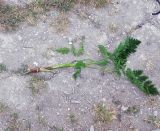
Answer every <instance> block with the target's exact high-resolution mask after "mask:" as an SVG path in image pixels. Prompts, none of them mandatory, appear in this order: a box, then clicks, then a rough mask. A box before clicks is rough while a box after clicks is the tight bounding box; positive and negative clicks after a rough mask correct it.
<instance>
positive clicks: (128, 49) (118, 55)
mask: <svg viewBox="0 0 160 131" xmlns="http://www.w3.org/2000/svg"><path fill="white" fill-rule="evenodd" d="M140 43H141V42H140V41H139V40H136V39H134V38H131V37H128V38H126V39H125V40H124V41H123V42H121V43H120V44H119V46H118V47H117V48H116V49H115V50H114V52H113V53H112V52H109V51H108V49H107V48H106V47H104V46H103V45H99V46H98V48H99V51H100V52H101V54H102V57H103V58H102V59H101V60H92V59H84V60H76V61H73V62H69V63H65V64H58V65H53V66H48V67H40V68H33V69H29V72H27V73H38V72H52V71H54V70H55V69H60V68H71V67H72V68H74V69H75V73H74V74H73V78H74V79H77V78H78V77H79V76H80V74H81V71H82V70H83V69H85V68H91V67H93V66H94V67H95V66H96V67H97V66H98V67H99V68H101V69H102V68H104V67H106V66H107V65H108V64H112V63H113V64H114V65H113V66H114V70H115V72H116V73H117V74H118V75H119V76H121V75H122V74H123V75H124V76H125V77H126V78H127V79H128V80H129V81H130V82H131V83H132V84H134V85H136V86H137V87H138V88H139V89H140V90H141V91H143V92H144V93H145V94H147V95H159V91H158V89H157V88H156V86H155V85H154V84H153V83H152V81H151V80H149V78H148V76H146V75H145V74H144V73H143V71H142V70H134V69H130V68H129V67H127V65H126V63H127V59H128V57H129V56H130V55H131V54H132V53H135V52H136V49H137V47H138V46H139V45H140Z"/></svg>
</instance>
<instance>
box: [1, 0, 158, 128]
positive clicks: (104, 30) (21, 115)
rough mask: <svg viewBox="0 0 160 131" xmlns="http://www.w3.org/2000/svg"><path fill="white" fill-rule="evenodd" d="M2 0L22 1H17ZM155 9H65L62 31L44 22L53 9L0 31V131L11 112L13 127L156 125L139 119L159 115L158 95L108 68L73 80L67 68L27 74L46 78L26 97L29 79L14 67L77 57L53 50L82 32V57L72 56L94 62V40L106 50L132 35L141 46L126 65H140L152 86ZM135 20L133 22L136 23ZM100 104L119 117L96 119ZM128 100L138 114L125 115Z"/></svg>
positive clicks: (146, 1) (134, 5)
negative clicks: (30, 22)
mask: <svg viewBox="0 0 160 131" xmlns="http://www.w3.org/2000/svg"><path fill="white" fill-rule="evenodd" d="M6 2H7V3H9V4H20V5H21V4H23V2H20V1H18V0H6ZM28 2H29V1H28ZM159 8H160V6H159V5H158V4H157V2H156V1H154V0H141V1H139V0H119V1H116V0H114V1H113V4H110V5H108V6H106V7H104V8H101V9H95V8H92V7H89V6H88V7H84V6H82V5H76V6H75V7H74V8H73V9H72V10H71V11H70V12H69V13H67V14H66V16H67V17H68V19H69V21H70V23H69V25H68V26H67V28H66V31H64V32H60V33H58V32H57V31H56V28H55V27H52V26H51V25H52V23H53V22H54V21H55V20H56V18H57V16H59V15H60V13H59V12H58V11H57V10H54V9H53V10H51V11H50V12H48V13H47V16H45V17H42V18H40V19H39V20H38V22H37V25H36V26H30V25H28V24H26V23H22V24H21V25H20V27H19V28H18V29H17V30H16V31H13V32H0V63H3V64H5V65H6V67H7V69H8V70H7V71H4V72H2V73H0V102H1V103H3V104H4V105H6V106H7V109H5V110H3V112H1V114H0V130H2V131H4V130H5V129H9V128H11V129H12V126H10V121H11V119H12V114H13V113H16V114H17V115H18V118H16V123H15V125H17V126H18V128H19V130H20V131H23V130H31V131H52V130H53V131H54V130H56V129H55V128H54V126H56V127H59V128H62V127H63V128H64V130H65V131H71V130H77V131H87V130H89V129H90V127H91V126H93V127H94V129H95V131H110V130H112V131H128V130H136V129H138V131H151V130H154V129H158V127H155V126H154V125H153V124H149V123H147V122H145V121H144V119H147V118H148V117H149V115H154V112H157V114H156V115H157V116H158V117H160V97H159V96H157V97H149V96H146V95H144V94H143V93H142V92H141V91H139V89H138V88H137V87H135V86H134V85H132V84H131V83H130V82H128V81H127V80H126V79H125V78H119V77H117V76H116V75H115V74H113V73H106V74H104V75H103V76H102V74H101V73H100V71H97V70H93V69H85V70H84V71H83V72H82V75H81V78H80V79H78V80H77V81H74V80H73V78H72V74H73V70H72V69H67V70H62V71H59V72H58V73H57V74H55V75H53V74H44V73H42V74H36V75H34V76H36V77H42V78H46V79H45V82H46V83H47V84H46V85H47V86H46V88H43V89H40V91H39V92H38V93H37V94H33V93H32V90H31V89H30V88H29V86H30V85H29V82H30V80H31V78H32V77H33V76H32V75H21V74H20V73H18V72H16V71H17V70H18V71H19V70H20V69H21V67H22V65H30V66H33V67H34V66H47V65H52V64H57V63H64V62H67V61H73V60H75V59H77V58H76V57H73V56H72V55H71V54H69V55H64V56H63V55H60V54H58V53H56V52H54V51H53V49H56V48H59V47H69V39H75V38H79V37H82V36H85V45H84V46H85V54H84V55H83V56H82V57H80V58H78V59H81V58H97V59H99V58H100V56H99V54H98V52H97V45H98V44H99V43H102V44H104V45H106V46H107V47H108V48H109V50H111V51H113V50H114V49H115V48H116V47H117V46H118V44H119V43H120V41H122V40H123V39H124V38H125V37H126V36H128V35H131V36H133V37H135V38H137V39H139V40H141V41H142V44H141V45H140V47H139V48H138V50H137V52H136V53H135V54H133V55H132V56H131V57H130V58H129V61H128V66H129V67H132V68H138V69H143V70H144V71H145V73H146V74H147V75H149V76H150V78H151V80H153V81H154V83H155V84H156V85H157V87H159V86H160V81H159V79H160V75H159V74H160V67H159V63H160V59H159V58H160V15H156V16H152V13H153V12H155V11H157V10H158V9H159ZM138 25H140V27H139V28H136V27H137V26H138ZM76 44H77V43H76ZM150 100H155V101H154V102H153V101H150ZM100 101H103V102H104V103H105V104H106V105H108V106H109V107H110V106H111V107H114V108H116V110H117V112H118V114H119V117H120V118H119V119H120V120H115V121H113V122H112V123H111V124H101V125H100V124H99V123H95V121H94V115H93V114H94V109H93V107H94V105H95V104H97V103H99V102H100ZM153 104H154V106H153ZM134 105H139V106H140V112H139V113H138V114H136V115H132V114H126V113H125V112H124V110H123V109H124V108H125V107H126V108H127V107H130V106H134ZM122 107H124V108H122ZM70 113H74V114H75V116H76V117H77V118H78V123H77V124H74V125H73V124H72V123H71V122H70V120H69V114H70ZM17 130H18V129H17Z"/></svg>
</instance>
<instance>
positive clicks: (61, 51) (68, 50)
mask: <svg viewBox="0 0 160 131" xmlns="http://www.w3.org/2000/svg"><path fill="white" fill-rule="evenodd" d="M56 51H57V52H58V53H61V54H68V53H69V52H70V49H69V48H67V47H63V48H58V49H56Z"/></svg>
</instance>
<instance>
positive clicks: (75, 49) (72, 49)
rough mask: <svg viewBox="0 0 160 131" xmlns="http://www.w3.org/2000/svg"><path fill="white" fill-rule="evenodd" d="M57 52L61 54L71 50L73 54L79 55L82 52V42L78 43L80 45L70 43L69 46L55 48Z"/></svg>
mask: <svg viewBox="0 0 160 131" xmlns="http://www.w3.org/2000/svg"><path fill="white" fill-rule="evenodd" d="M55 51H56V52H58V53H61V54H68V53H69V52H72V54H73V55H74V56H77V57H78V56H81V55H83V54H84V42H81V43H80V47H79V48H76V47H75V46H74V45H73V44H72V45H71V48H68V47H62V48H58V49H56V50H55Z"/></svg>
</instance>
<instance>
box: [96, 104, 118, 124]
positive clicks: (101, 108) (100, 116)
mask: <svg viewBox="0 0 160 131" xmlns="http://www.w3.org/2000/svg"><path fill="white" fill-rule="evenodd" d="M115 119H116V111H115V110H113V109H107V107H106V105H104V103H99V104H97V105H96V107H95V121H96V122H102V123H110V122H112V121H113V120H115Z"/></svg>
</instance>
